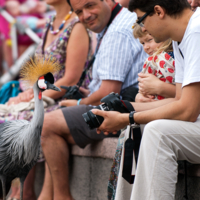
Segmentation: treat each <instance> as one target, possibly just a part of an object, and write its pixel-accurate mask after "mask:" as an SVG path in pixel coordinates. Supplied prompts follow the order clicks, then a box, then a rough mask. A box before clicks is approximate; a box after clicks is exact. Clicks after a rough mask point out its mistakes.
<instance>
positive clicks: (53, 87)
mask: <svg viewBox="0 0 200 200" xmlns="http://www.w3.org/2000/svg"><path fill="white" fill-rule="evenodd" d="M46 82H47V89H51V90H55V91H59V92H60V91H61V90H60V88H58V87H56V86H55V85H54V84H51V83H49V81H46Z"/></svg>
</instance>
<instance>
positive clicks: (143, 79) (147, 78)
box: [138, 73, 163, 95]
mask: <svg viewBox="0 0 200 200" xmlns="http://www.w3.org/2000/svg"><path fill="white" fill-rule="evenodd" d="M138 76H139V78H138V81H139V92H140V93H142V94H143V95H156V94H157V95H159V89H160V86H161V84H162V83H163V82H162V81H161V80H159V79H158V78H157V77H156V76H154V75H153V74H143V73H139V74H138Z"/></svg>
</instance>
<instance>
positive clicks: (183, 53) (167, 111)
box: [93, 0, 200, 200]
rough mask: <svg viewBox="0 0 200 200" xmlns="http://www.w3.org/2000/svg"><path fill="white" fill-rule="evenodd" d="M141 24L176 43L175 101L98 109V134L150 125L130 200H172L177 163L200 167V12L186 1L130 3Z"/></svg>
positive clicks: (156, 36) (135, 0)
mask: <svg viewBox="0 0 200 200" xmlns="http://www.w3.org/2000/svg"><path fill="white" fill-rule="evenodd" d="M129 6H130V7H131V10H134V11H135V12H136V13H137V16H138V24H140V26H142V27H143V31H145V30H146V31H148V32H149V33H150V34H151V35H152V36H153V37H154V40H155V41H156V42H161V41H164V40H166V39H168V38H172V40H173V47H174V54H175V67H176V76H175V81H176V97H175V98H169V99H165V100H161V101H156V102H151V103H145V104H140V103H132V105H133V107H134V109H135V111H136V112H135V113H134V112H131V114H130V115H129V114H121V113H118V112H115V111H108V112H105V111H100V110H93V113H94V114H97V115H101V116H103V117H104V122H103V123H102V125H101V126H100V127H99V129H98V130H97V132H100V130H103V131H104V132H105V133H108V132H116V131H117V130H119V129H121V128H123V127H124V126H126V125H128V124H129V123H134V122H135V123H138V124H147V123H148V124H147V125H146V127H145V129H144V132H143V137H142V142H141V146H140V152H139V158H138V165H137V171H136V177H135V182H134V185H133V190H132V195H131V200H141V199H142V200H161V199H162V200H172V199H174V197H175V186H176V182H177V160H187V161H189V162H191V163H200V115H199V114H200V101H199V99H200V90H199V88H200V70H199V60H200V53H199V52H200V8H197V10H196V11H195V12H193V11H191V8H190V5H189V3H188V2H187V0H181V1H180V0H165V1H163V0H131V1H130V4H129Z"/></svg>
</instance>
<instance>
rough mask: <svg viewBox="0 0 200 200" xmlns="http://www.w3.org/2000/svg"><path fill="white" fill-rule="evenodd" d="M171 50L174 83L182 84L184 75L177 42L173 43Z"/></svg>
mask: <svg viewBox="0 0 200 200" xmlns="http://www.w3.org/2000/svg"><path fill="white" fill-rule="evenodd" d="M173 50H174V58H175V82H176V83H183V73H184V68H183V67H184V62H183V61H184V60H183V58H182V56H181V54H180V52H179V48H178V44H177V42H174V41H173Z"/></svg>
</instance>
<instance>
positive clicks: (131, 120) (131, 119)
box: [129, 111, 135, 124]
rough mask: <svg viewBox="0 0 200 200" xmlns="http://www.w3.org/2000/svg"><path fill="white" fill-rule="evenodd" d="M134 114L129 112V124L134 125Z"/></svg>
mask: <svg viewBox="0 0 200 200" xmlns="http://www.w3.org/2000/svg"><path fill="white" fill-rule="evenodd" d="M134 113H135V111H131V112H130V114H129V122H130V124H135V121H134Z"/></svg>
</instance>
